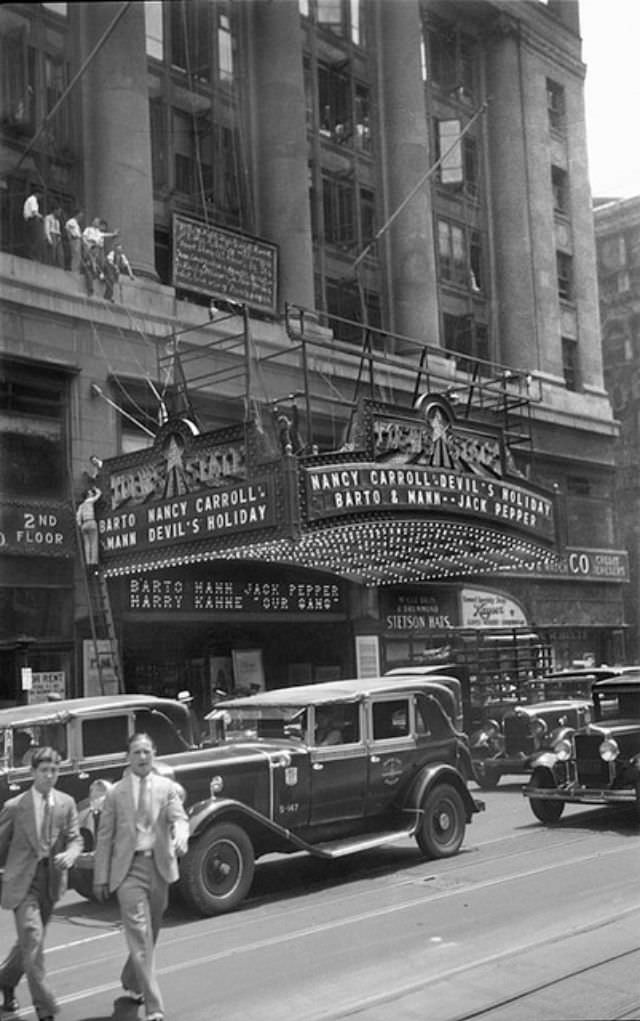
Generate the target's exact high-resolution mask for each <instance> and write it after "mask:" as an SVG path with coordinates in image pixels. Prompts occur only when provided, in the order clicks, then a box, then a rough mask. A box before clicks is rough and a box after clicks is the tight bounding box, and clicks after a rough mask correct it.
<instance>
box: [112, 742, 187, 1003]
mask: <svg viewBox="0 0 640 1021" xmlns="http://www.w3.org/2000/svg"><path fill="white" fill-rule="evenodd" d="M154 756H155V746H154V744H153V741H152V740H151V738H150V737H149V736H148V734H134V735H133V736H132V738H131V739H130V741H129V769H127V770H126V771H125V774H124V776H123V777H122V780H120V781H119V782H118V783H117V784H115V785H114V786H113V787H112V788H111V790H110V791H109V792H108V794H107V797H106V799H105V802H104V805H103V808H102V814H101V816H100V825H99V827H98V836H97V843H96V854H95V865H94V876H93V881H94V893H95V896H96V898H97V899H98V900H106V898H107V897H108V896H109V894H110V893H113V892H115V893H116V895H117V897H118V902H119V904H120V913H121V916H122V924H123V927H124V932H125V937H126V940H127V946H128V948H129V956H128V958H127V960H126V962H125V965H124V968H123V969H122V974H121V976H120V980H121V982H122V986H123V990H124V996H126V997H128V998H129V999H131V1000H134V1001H135V1002H136V1003H144V1005H145V1009H146V1021H162V1019H163V1018H164V1007H163V1003H162V996H161V993H160V988H159V986H158V980H157V977H156V972H155V960H154V955H155V946H156V942H157V939H158V932H159V930H160V922H161V919H162V915H163V913H164V911H165V908H166V906H167V901H168V894H169V884H170V883H174V882H175V881H176V880H177V879H178V862H177V857H176V856H177V855H179V854H185V852H186V850H187V843H188V839H189V824H188V822H187V816H186V813H185V810H184V808H183V806H182V800H181V798H180V795H179V793H178V787H177V785H176V784H175V783H174V782H173V781H172V780H169V779H168V778H167V777H164V776H160V775H159V774H158V773H157V772H155V771H154V768H153V761H154ZM140 905H143V907H144V913H143V917H141V914H140Z"/></svg>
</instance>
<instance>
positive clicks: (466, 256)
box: [438, 219, 484, 293]
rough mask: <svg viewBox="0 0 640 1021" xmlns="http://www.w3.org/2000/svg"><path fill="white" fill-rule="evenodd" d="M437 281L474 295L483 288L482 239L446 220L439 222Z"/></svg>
mask: <svg viewBox="0 0 640 1021" xmlns="http://www.w3.org/2000/svg"><path fill="white" fill-rule="evenodd" d="M438 263H439V267H440V279H441V280H443V281H446V282H447V283H451V284H456V285H457V286H459V287H464V288H467V289H469V290H471V291H473V292H475V293H477V292H479V291H481V290H482V288H483V283H484V282H483V271H482V238H481V235H480V232H479V231H475V230H469V229H468V228H465V227H463V226H461V225H459V224H455V223H451V221H449V220H444V219H439V220H438Z"/></svg>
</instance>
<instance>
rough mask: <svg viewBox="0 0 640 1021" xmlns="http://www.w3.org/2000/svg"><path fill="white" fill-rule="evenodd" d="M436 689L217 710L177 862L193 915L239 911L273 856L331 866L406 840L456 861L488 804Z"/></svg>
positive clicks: (378, 682) (337, 690)
mask: <svg viewBox="0 0 640 1021" xmlns="http://www.w3.org/2000/svg"><path fill="white" fill-rule="evenodd" d="M441 687H442V686H438V685H432V684H431V683H430V681H429V679H426V678H418V677H394V678H388V677H382V678H370V679H367V680H343V681H335V682H327V683H324V684H315V685H307V686H302V687H292V688H282V689H279V690H274V691H267V692H262V693H259V694H256V695H253V696H251V697H247V698H239V699H230V700H228V701H225V702H222V703H219V704H218V705H217V706H216V707H215V709H214V710H213V712H212V713H210V714H209V717H208V719H209V722H210V725H211V728H212V741H213V742H214V744H213V747H212V749H211V751H212V756H213V757H212V762H211V765H212V776H211V795H212V797H211V799H210V800H209V801H208V802H205V803H204V804H202V805H196V806H192V808H191V810H190V823H191V841H190V846H189V851H188V853H187V855H186V857H185V858H184V859H183V861H182V864H181V880H180V890H181V893H182V894H183V897H184V898H185V899H186V900H187V902H188V903H189V904H190V905H191V907H193V908H194V909H195V910H196V911H198V912H200V913H201V914H205V915H206V914H215V913H220V912H223V911H230V910H232V909H233V908H235V907H236V906H237V905H238V904H239V903H240V902H241V901H242V900H243V898H244V897H245V896H246V894H247V892H248V890H249V888H250V886H251V882H252V878H253V874H254V863H255V861H256V859H257V858H259V857H261V856H262V855H265V854H269V853H272V852H282V853H290V852H296V851H307V852H309V853H310V854H313V855H317V856H319V857H322V858H331V859H333V858H340V857H342V856H344V855H347V854H350V853H353V852H356V851H362V850H364V849H365V848H372V847H375V846H378V845H382V844H386V843H391V842H394V841H397V840H400V839H403V838H406V837H407V836H412V837H414V838H415V840H416V841H417V843H418V846H419V848H420V850H421V851H422V853H423V854H424V855H426V856H428V857H433V858H444V857H448V856H450V855H453V854H456V852H457V851H458V850H459V848H460V845H461V844H462V841H463V839H464V834H465V827H466V825H467V823H469V822H470V821H471V819H472V817H473V813H474V812H477V811H481V810H482V808H483V807H484V806H483V804H482V802H479V801H476V800H474V799H473V798H472V797H471V795H470V793H469V791H468V789H467V780H468V778H469V777H470V776H471V760H470V757H469V748H468V743H467V739H466V738H465V736H464V735H462V734H460V733H459V732H458V731H457V730H456V729H455V727H454V726H453V725H452V723H451V720H450V718H449V716H448V715H447V713H445V712H444V711H443V709H442V705H441V701H440V698H441ZM165 761H168V760H165Z"/></svg>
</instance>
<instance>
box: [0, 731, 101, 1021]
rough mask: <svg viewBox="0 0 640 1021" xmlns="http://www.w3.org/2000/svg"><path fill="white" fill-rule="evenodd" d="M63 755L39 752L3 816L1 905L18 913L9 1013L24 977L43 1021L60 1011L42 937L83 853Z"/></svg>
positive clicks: (7, 986)
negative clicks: (25, 786)
mask: <svg viewBox="0 0 640 1021" xmlns="http://www.w3.org/2000/svg"><path fill="white" fill-rule="evenodd" d="M59 763H60V756H59V755H58V752H57V751H56V750H55V749H54V748H37V749H36V751H34V753H33V755H32V758H31V769H32V772H33V784H32V786H31V787H30V788H29V790H27V791H25V792H24V793H23V794H20V795H18V797H16V798H12V799H11V800H10V801H7V802H6V803H5V804H4V806H3V808H2V812H0V864H3V863H4V876H3V882H2V907H3V908H8V909H9V910H11V911H13V912H14V917H15V923H16V931H17V933H18V941H17V943H16V944H15V946H14V947H13V948H12V950H11V951H10V952H9V955H8V956H7V957H6V958H5V960H4V961H3V962H2V963H1V964H0V988H1V989H2V991H3V994H4V1011H5V1013H9V1014H10V1013H14V1012H15V1011H17V1010H18V1001H17V1000H16V996H15V987H16V986H17V984H18V982H19V981H20V979H21V977H22V975H23V973H24V974H25V975H26V977H27V982H28V983H29V991H30V993H31V999H32V1001H33V1006H34V1007H35V1011H36V1014H37V1016H38V1018H39V1019H40V1021H53V1017H54V1016H55V1014H57V1012H58V1005H57V1003H56V998H55V996H54V993H53V991H52V989H51V987H50V986H49V983H48V981H47V977H46V974H45V968H44V937H45V932H46V927H47V923H48V921H49V918H50V917H51V912H52V911H53V906H54V904H55V902H56V901H57V900H59V899H60V897H62V895H63V893H64V892H65V890H66V888H67V870H68V869H69V868H70V867H71V865H73V863H74V861H75V860H76V858H77V857H78V855H79V854H80V852H81V851H82V837H81V836H80V830H79V828H78V813H77V811H76V805H75V802H74V800H73V798H70V797H69V795H68V794H63V793H61V792H60V791H57V790H55V784H56V781H57V779H58V769H59Z"/></svg>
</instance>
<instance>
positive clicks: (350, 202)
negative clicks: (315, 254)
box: [322, 177, 357, 246]
mask: <svg viewBox="0 0 640 1021" xmlns="http://www.w3.org/2000/svg"><path fill="white" fill-rule="evenodd" d="M322 203H323V209H324V234H325V241H326V242H327V244H334V245H347V246H350V245H352V244H353V243H354V242H355V241H356V234H357V232H356V223H355V203H354V187H353V183H352V182H351V181H342V180H339V179H338V178H331V177H323V179H322Z"/></svg>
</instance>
